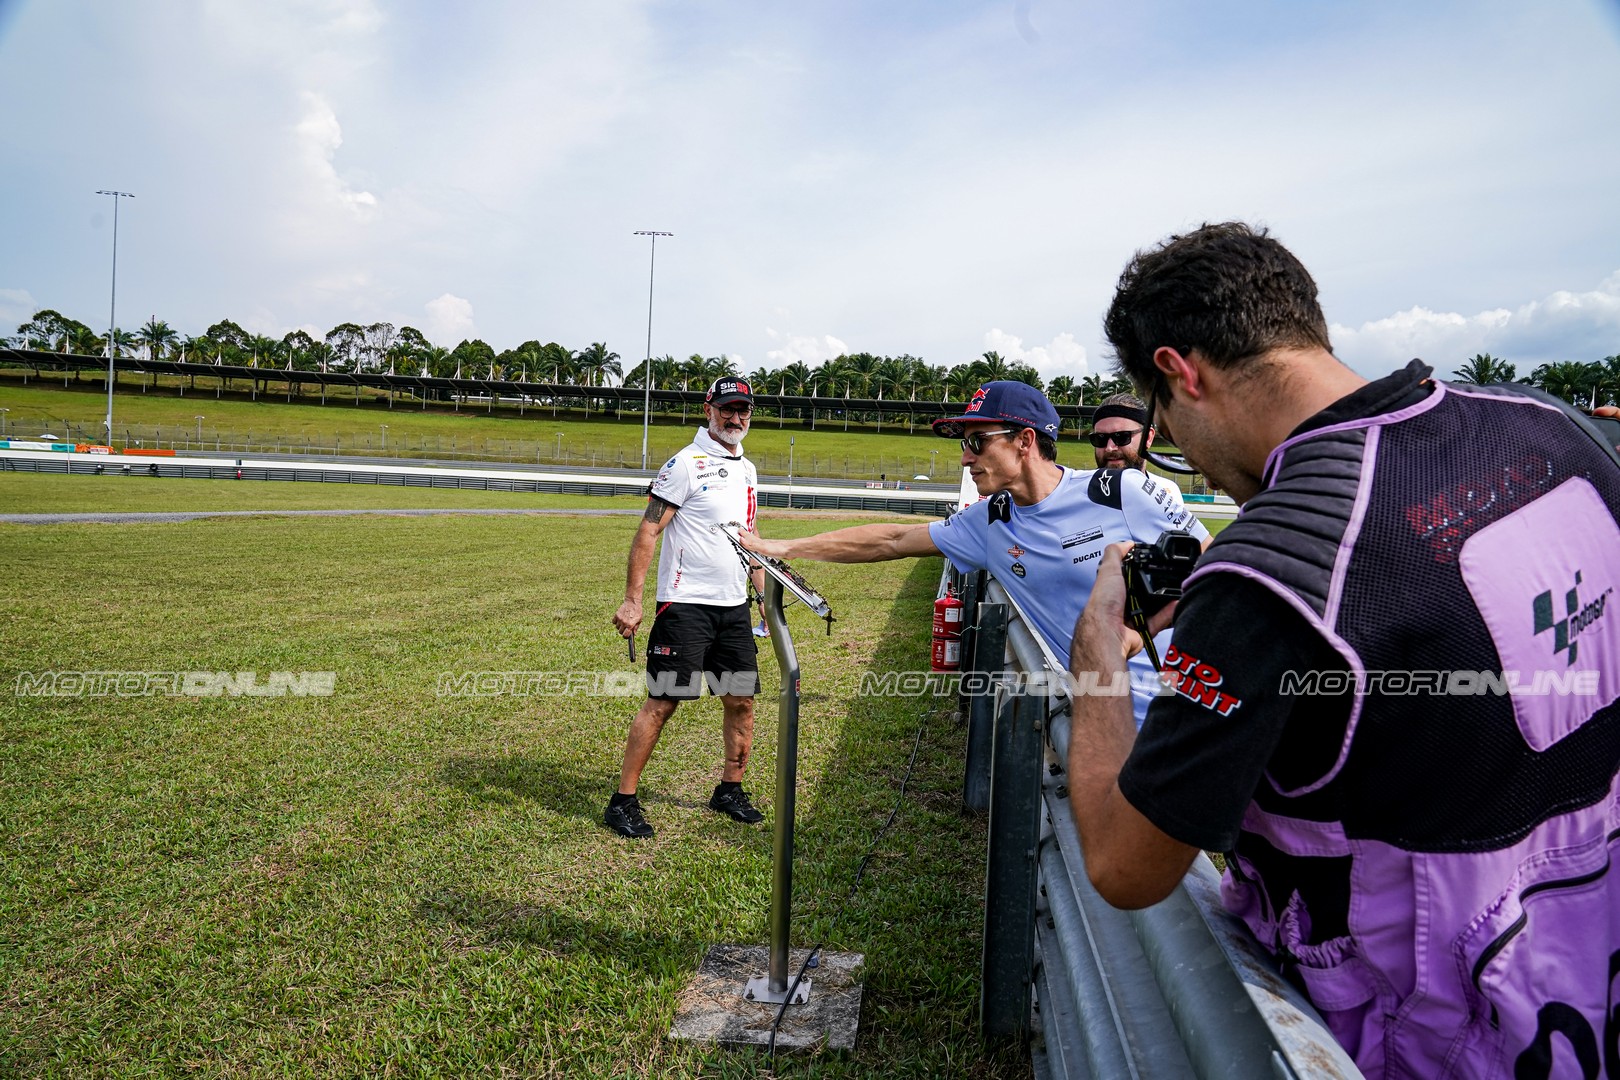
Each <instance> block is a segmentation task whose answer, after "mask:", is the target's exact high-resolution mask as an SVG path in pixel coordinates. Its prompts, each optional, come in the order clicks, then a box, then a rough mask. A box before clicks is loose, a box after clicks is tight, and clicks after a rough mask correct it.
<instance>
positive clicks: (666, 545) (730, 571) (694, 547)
mask: <svg viewBox="0 0 1620 1080" xmlns="http://www.w3.org/2000/svg"><path fill="white" fill-rule="evenodd" d="M758 487H759V478H758V475H757V474H756V473H755V472H754V464H753V462H751V461H749V460H748V459H747V458H745V457H743V456H742V447H740V446H739V447H738V448H737V449H736V451H733V450H731V449H730V448H729V447H727V446H726V445H725V444H724V443H722V442H720V441H719V440H718V439H716V438H714V436H712V435H710V434H709V430H708V428H699V429H698V432H697V435H696V436H695V437H694V438H693V439H692V443H691V445H690V446H687V447H685V448H683V449H682V450H681V451H680V452H679V453H677V454H676V455H675V456H674V457H672V458H670V459H669V460H668V461H667V462H665V463H664V467H663V468H662V469H660V470H659V471H658V476H657V478H656V479H654V480H653V482H652V485H651V486H650V487H649V488H648V489H647V493H648V494H649V495H656V496H658V497H659V498H660V499H663V500H664V501H665V502H667V503H669V504H670V505H671V506H674V507H676V511H675V517H674V518H673V519H672V520H671V521H670V523H669V524H668V525H667V526H665V528H664V533H663V538H662V546H661V547H660V548H659V551H658V593H657V596H658V602H659V603H660V604H667V603H671V602H679V603H683V604H712V605H714V606H716V607H731V606H734V605H736V604H743V603H747V601H748V578H747V574H746V573H745V572H744V571H743V565H742V560H741V559H739V558H738V557H737V551H736V549H735V548H733V547H732V546H731V542H730V541H729V540H727V539H726V538H725V537H724V536H722V535H721V534H720V532H719V531H718V530H716V529H713V528H711V527H710V526H712V525H716V524H721V523H724V522H731V521H735V522H741V523H742V525H743V527H744V528H746V529H749V530H752V529H753V528H754V509H755V500H756V498H757V496H756V494H755V492H756V491H757V489H758Z"/></svg>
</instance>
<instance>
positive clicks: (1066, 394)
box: [1046, 375, 1080, 405]
mask: <svg viewBox="0 0 1620 1080" xmlns="http://www.w3.org/2000/svg"><path fill="white" fill-rule="evenodd" d="M1046 396H1047V399H1048V400H1050V401H1051V402H1052V403H1053V404H1054V405H1075V404H1078V401H1077V399H1078V398H1079V396H1080V388H1079V387H1078V386H1076V385H1075V382H1074V380H1073V379H1071V378H1070V377H1069V376H1067V375H1059V376H1058V377H1057V378H1055V379H1053V380H1052V381H1051V383H1049V384H1048V385H1047V387H1046Z"/></svg>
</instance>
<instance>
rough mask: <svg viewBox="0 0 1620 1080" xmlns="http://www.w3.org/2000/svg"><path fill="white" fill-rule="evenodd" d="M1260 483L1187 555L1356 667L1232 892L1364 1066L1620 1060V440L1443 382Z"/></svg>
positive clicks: (1286, 455) (1555, 1066) (1274, 461)
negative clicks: (1619, 451)
mask: <svg viewBox="0 0 1620 1080" xmlns="http://www.w3.org/2000/svg"><path fill="white" fill-rule="evenodd" d="M1266 482H1267V486H1266V487H1265V489H1264V490H1263V491H1261V492H1260V493H1259V494H1257V495H1256V496H1255V497H1254V498H1253V499H1251V500H1250V501H1249V502H1248V503H1247V505H1245V507H1244V509H1243V512H1242V514H1241V515H1239V517H1238V519H1237V520H1236V521H1234V522H1233V523H1232V524H1231V525H1230V526H1229V527H1228V528H1226V529H1225V530H1224V531H1223V532H1222V533H1221V534H1220V535H1219V536H1218V537H1217V538H1216V540H1215V543H1214V544H1213V545H1212V546H1211V547H1210V549H1209V551H1208V552H1207V553H1206V554H1205V556H1204V559H1203V560H1202V562H1201V564H1200V567H1199V569H1198V571H1197V573H1196V575H1195V577H1201V576H1203V575H1207V574H1218V573H1233V574H1241V575H1244V576H1245V577H1247V578H1249V579H1251V580H1254V581H1257V582H1259V583H1261V584H1262V585H1264V586H1265V587H1267V588H1269V589H1270V590H1272V591H1273V592H1275V593H1276V594H1277V595H1278V596H1280V597H1282V598H1283V599H1284V600H1285V601H1286V602H1287V603H1288V604H1290V605H1291V606H1293V607H1294V608H1295V609H1296V610H1297V611H1298V612H1299V613H1300V614H1301V615H1302V616H1303V617H1304V618H1305V619H1306V620H1307V622H1308V623H1310V624H1311V625H1312V626H1313V627H1314V628H1315V630H1316V631H1317V632H1318V633H1319V634H1321V635H1322V637H1323V639H1324V640H1326V641H1327V642H1329V643H1330V644H1331V646H1332V647H1333V649H1334V650H1336V651H1337V652H1338V653H1339V654H1340V655H1341V656H1342V657H1343V658H1344V661H1345V663H1346V665H1347V667H1348V669H1349V672H1350V678H1351V680H1352V683H1353V685H1354V686H1355V687H1356V688H1357V689H1356V693H1355V695H1354V700H1353V704H1352V705H1351V706H1350V713H1349V719H1348V722H1347V723H1346V724H1345V729H1344V738H1343V742H1342V745H1341V746H1340V750H1339V754H1338V758H1337V760H1336V761H1335V762H1333V764H1332V765H1331V767H1329V768H1328V769H1327V770H1326V771H1325V772H1324V773H1322V774H1321V775H1319V776H1317V777H1315V778H1314V779H1312V780H1310V781H1309V782H1306V783H1303V784H1295V786H1292V787H1287V788H1285V786H1284V785H1282V784H1280V783H1278V782H1277V781H1276V780H1275V779H1274V776H1273V774H1272V773H1271V772H1269V771H1268V773H1267V776H1266V778H1265V779H1264V780H1263V781H1262V783H1261V789H1260V791H1259V792H1257V794H1256V796H1255V799H1254V801H1253V802H1251V803H1250V805H1249V808H1248V810H1247V812H1246V814H1245V816H1244V820H1243V823H1242V831H1241V833H1240V836H1239V841H1238V845H1237V849H1236V851H1235V852H1234V853H1233V855H1232V856H1230V857H1229V871H1228V874H1227V876H1226V880H1225V883H1224V891H1225V897H1226V902H1227V904H1228V906H1229V907H1230V908H1231V909H1232V910H1233V911H1234V912H1235V913H1237V914H1238V915H1239V916H1241V917H1242V918H1243V919H1244V921H1245V922H1247V924H1248V925H1249V927H1250V928H1251V929H1252V930H1253V931H1254V933H1255V934H1256V936H1257V937H1258V938H1259V939H1260V940H1261V941H1262V942H1263V943H1265V944H1267V945H1268V946H1270V947H1271V948H1272V949H1273V950H1274V951H1275V952H1276V954H1277V956H1278V958H1279V960H1280V961H1281V962H1282V964H1283V966H1284V969H1285V970H1286V971H1288V972H1289V973H1290V974H1291V975H1292V976H1294V977H1296V978H1297V979H1298V980H1299V981H1300V983H1301V984H1302V985H1303V986H1304V988H1305V990H1306V992H1307V993H1308V994H1309V996H1310V998H1311V1000H1312V1002H1313V1003H1314V1004H1315V1005H1316V1006H1317V1007H1318V1009H1320V1010H1321V1011H1322V1013H1323V1016H1324V1017H1325V1018H1326V1020H1327V1022H1328V1024H1329V1026H1330V1027H1331V1028H1332V1029H1333V1031H1334V1033H1335V1035H1336V1036H1337V1037H1338V1039H1339V1041H1340V1042H1341V1043H1342V1044H1343V1045H1344V1047H1345V1049H1346V1050H1347V1051H1348V1052H1349V1053H1350V1054H1351V1055H1352V1056H1353V1057H1354V1058H1355V1060H1356V1063H1357V1064H1358V1066H1360V1068H1361V1069H1362V1071H1363V1072H1364V1073H1366V1074H1367V1075H1368V1076H1369V1077H1380V1076H1388V1077H1421V1078H1423V1080H1431V1078H1435V1077H1450V1076H1457V1077H1495V1076H1502V1077H1507V1076H1512V1077H1514V1078H1515V1080H1519V1078H1529V1077H1548V1076H1579V1077H1596V1076H1600V1075H1605V1076H1611V1077H1620V870H1616V869H1615V868H1614V867H1613V858H1614V855H1615V848H1616V844H1617V842H1620V801H1617V795H1620V791H1617V784H1616V771H1617V768H1620V596H1617V595H1616V594H1617V592H1620V461H1617V460H1616V457H1615V455H1614V452H1613V451H1612V450H1610V449H1609V448H1608V447H1607V446H1605V445H1604V444H1603V443H1602V442H1601V441H1600V440H1599V439H1598V438H1597V437H1596V435H1595V434H1594V433H1592V432H1590V430H1589V429H1588V428H1587V427H1586V426H1584V425H1582V424H1580V423H1578V422H1574V421H1572V420H1571V419H1570V417H1569V415H1567V411H1566V410H1565V409H1564V408H1563V407H1562V406H1561V405H1560V404H1558V403H1556V402H1553V401H1552V400H1551V399H1546V398H1542V397H1540V396H1537V395H1535V394H1533V393H1531V392H1521V391H1520V390H1519V389H1509V388H1497V387H1464V386H1454V385H1448V384H1443V383H1442V384H1436V386H1435V388H1434V391H1433V392H1432V393H1431V394H1429V395H1428V396H1427V397H1425V398H1424V399H1423V400H1421V401H1420V402H1418V403H1417V404H1412V405H1409V406H1408V407H1405V408H1402V409H1400V410H1399V411H1396V412H1392V413H1386V414H1383V415H1379V416H1373V417H1369V418H1365V419H1358V420H1354V421H1350V422H1346V423H1341V424H1334V425H1331V426H1328V427H1324V428H1321V429H1317V430H1313V431H1309V432H1307V433H1305V434H1302V435H1299V436H1296V437H1294V438H1291V439H1289V440H1288V441H1287V442H1285V443H1283V444H1282V445H1281V446H1279V447H1277V449H1276V450H1275V451H1274V452H1273V453H1272V455H1271V458H1270V460H1269V461H1268V462H1267V468H1266ZM1309 709H1310V706H1309V703H1308V702H1302V703H1300V704H1297V705H1296V708H1295V713H1294V717H1293V719H1291V721H1290V723H1299V722H1309V721H1310V717H1311V713H1310V711H1309ZM1324 711H1326V710H1324ZM1340 716H1341V717H1342V712H1341V714H1340ZM1324 722H1327V721H1324Z"/></svg>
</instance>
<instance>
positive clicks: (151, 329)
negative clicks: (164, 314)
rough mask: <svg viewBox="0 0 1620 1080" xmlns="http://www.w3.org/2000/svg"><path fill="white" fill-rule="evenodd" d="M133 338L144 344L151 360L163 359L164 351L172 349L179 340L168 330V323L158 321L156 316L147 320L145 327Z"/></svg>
mask: <svg viewBox="0 0 1620 1080" xmlns="http://www.w3.org/2000/svg"><path fill="white" fill-rule="evenodd" d="M135 336H136V338H137V339H138V340H140V341H143V342H145V343H146V347H147V349H148V351H149V354H150V358H151V359H153V360H161V359H163V352H164V350H165V349H170V348H172V346H173V345H174V343H175V342H176V341H177V340H179V338H180V335H179V334H178V333H177V332H175V331H174V330H172V329H170V327H169V324H168V323H166V322H161V321H159V320H158V318H157V317H156V316H154V317H152V318H150V319H148V320H147V321H146V325H145V326H143V327H141V328H140V330H138V331H136V333H135Z"/></svg>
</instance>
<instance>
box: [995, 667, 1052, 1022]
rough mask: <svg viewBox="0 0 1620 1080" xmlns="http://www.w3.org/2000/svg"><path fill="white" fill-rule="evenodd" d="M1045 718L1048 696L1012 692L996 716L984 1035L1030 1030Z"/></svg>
mask: <svg viewBox="0 0 1620 1080" xmlns="http://www.w3.org/2000/svg"><path fill="white" fill-rule="evenodd" d="M1045 720H1046V698H1045V697H1043V696H1036V695H1017V696H1014V697H1012V698H1011V699H1010V700H1009V701H1008V703H1007V707H1005V708H1003V709H1001V710H999V711H998V715H997V716H996V728H995V737H994V740H993V746H994V751H993V755H994V756H993V757H992V759H991V766H990V853H989V859H988V861H987V866H986V868H985V881H984V901H985V902H984V965H983V978H982V980H981V984H980V998H979V1020H980V1024H981V1026H982V1027H983V1029H984V1033H985V1034H986V1035H989V1036H1009V1035H1011V1036H1018V1037H1023V1036H1024V1035H1025V1034H1026V1033H1027V1032H1028V1030H1029V1006H1030V985H1031V984H1030V976H1031V972H1032V970H1033V965H1034V959H1035V900H1036V895H1035V890H1036V883H1037V880H1038V865H1037V862H1036V856H1037V849H1038V845H1039V842H1040V836H1041V818H1040V808H1041V759H1042V748H1041V740H1042V738H1043V729H1044V727H1045Z"/></svg>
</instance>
